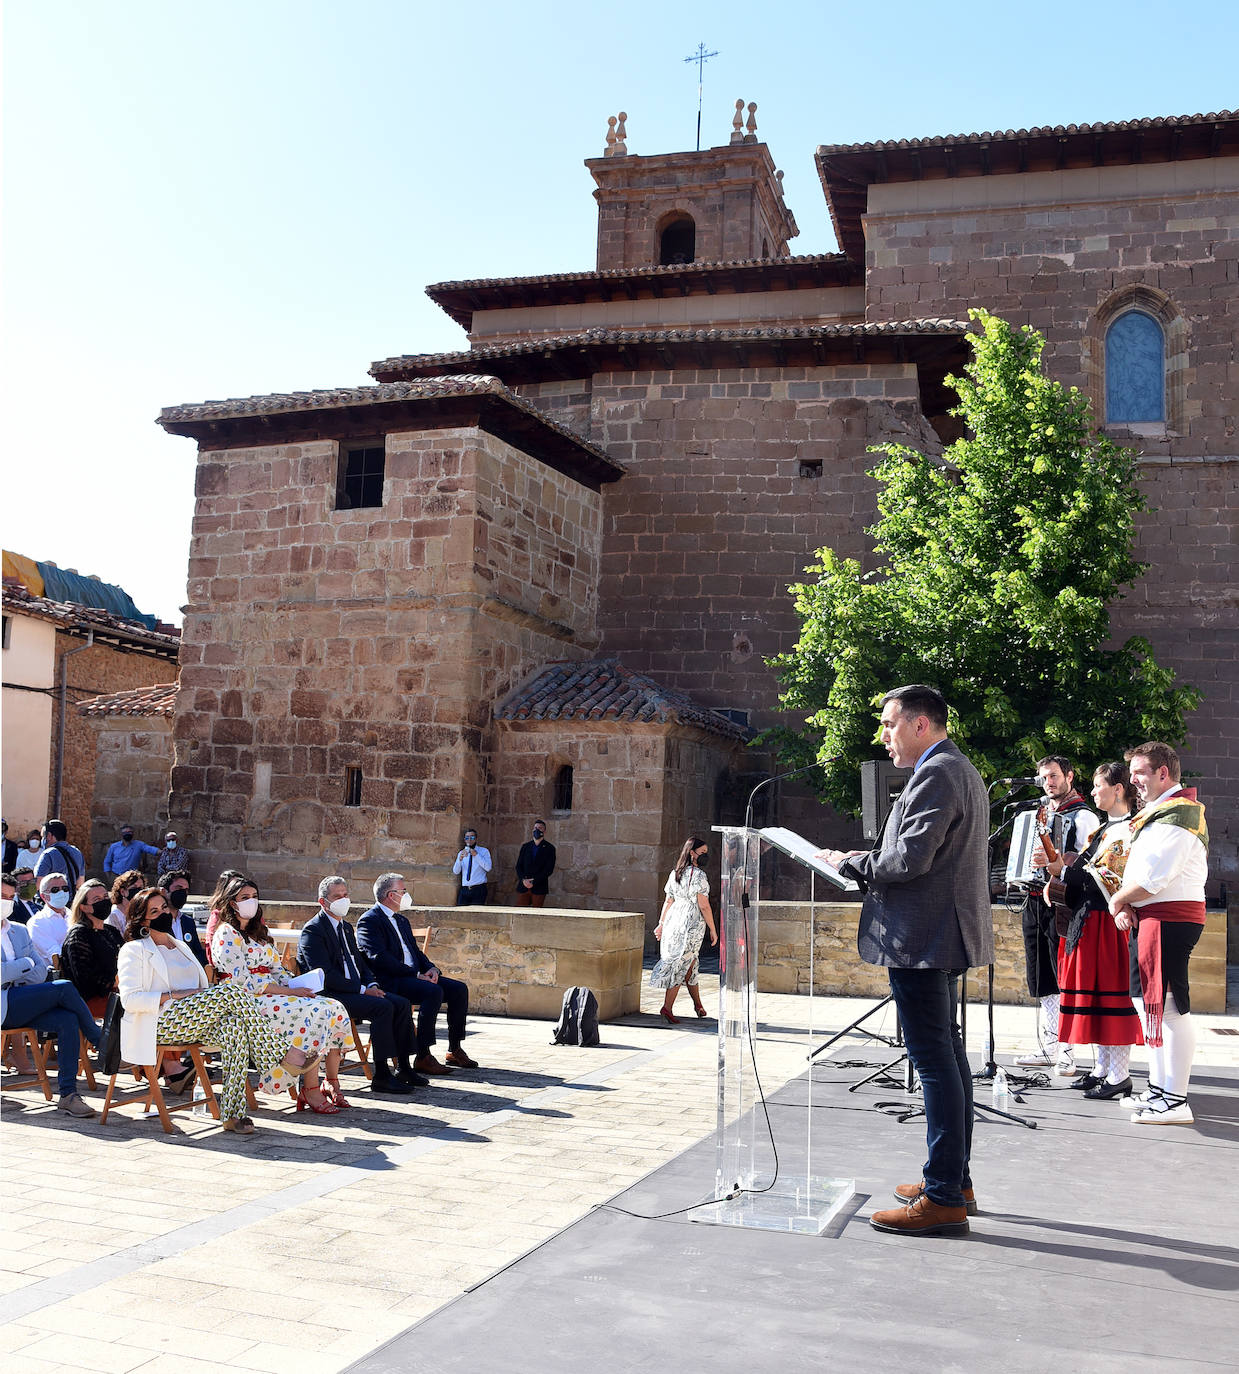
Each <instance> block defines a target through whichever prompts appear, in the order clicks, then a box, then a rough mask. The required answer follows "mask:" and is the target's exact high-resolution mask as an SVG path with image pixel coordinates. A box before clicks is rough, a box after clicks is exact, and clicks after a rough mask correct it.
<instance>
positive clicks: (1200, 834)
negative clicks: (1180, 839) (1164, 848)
mask: <svg viewBox="0 0 1239 1374" xmlns="http://www.w3.org/2000/svg"><path fill="white" fill-rule="evenodd" d="M1146 825H1177V826H1178V827H1179V829H1180V830H1186V831H1188V833H1189V834H1192V835H1195V836H1196V838H1197V839H1198V840H1199V841H1200V842H1201V844H1203V845H1204V847H1205V849H1206V850H1207V849H1208V848H1209V827H1208V826H1207V825H1206V824H1205V806H1204V803H1203V802H1198V801H1193V800H1191V799H1190V798H1188V797H1185V796H1183V795H1182V794H1180V795H1179V796H1177V797H1167V798H1166V800H1165V801H1160V802H1157V803H1156V804H1155V805H1154V806H1146V807H1145V808H1144V810H1143V811H1141V812H1140V814H1139V815H1138V816H1137V817H1136V819H1135V820H1134V821H1132V823H1131V838H1132V843H1133V844H1134V843H1135V839H1136V836H1137V835H1139V833H1140V832H1141V831H1142V830H1143V829H1144V827H1145V826H1146Z"/></svg>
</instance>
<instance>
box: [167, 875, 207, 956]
mask: <svg viewBox="0 0 1239 1374" xmlns="http://www.w3.org/2000/svg"><path fill="white" fill-rule="evenodd" d="M155 886H156V887H158V888H159V890H160V891H161V892H162V893H164V894H165V896H166V897H167V899H168V905H169V906H170V907H171V908H172V911H173V917H172V933H173V935H175V936H176V938H177V939H178V940H183V941H184V942H185V943H186V944H187V945H188V946H189V947H190V949H192V950H193V952H194V958H195V959H197V961H198V962H199V963H200V964H201V965H202V967H203V968H206V966H207V952H206V950H205V949H203V948H202V941H201V940H199V939H198V924H197V922H196V921H195V920H194V918H193V915H192V914H190V913H186V912H182V910H181V908H182V907H183V906H184V905H185V903H186V902H187V901H189V876H188V874H185V873H164V874H161V875H160V878H159V881H158V882H157V883H156V884H155Z"/></svg>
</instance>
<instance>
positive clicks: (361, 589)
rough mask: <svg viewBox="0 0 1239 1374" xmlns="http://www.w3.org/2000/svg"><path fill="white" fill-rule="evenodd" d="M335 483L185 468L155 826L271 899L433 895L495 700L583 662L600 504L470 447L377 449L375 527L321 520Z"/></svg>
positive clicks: (236, 464) (318, 464)
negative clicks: (163, 805)
mask: <svg viewBox="0 0 1239 1374" xmlns="http://www.w3.org/2000/svg"><path fill="white" fill-rule="evenodd" d="M336 464H337V453H336V445H335V444H334V442H331V441H318V442H315V443H307V444H298V445H286V446H272V447H270V448H265V449H248V450H235V451H230V452H227V453H224V454H219V453H211V452H204V453H202V454H200V457H199V476H198V505H197V513H196V516H195V527H194V537H193V544H192V549H191V559H190V582H189V602H190V605H189V610H188V612H187V615H186V621H185V634H184V649H185V653H184V659H183V669H182V677H181V685H182V690H181V692H180V693H179V695H178V699H177V717H176V722H175V727H174V733H175V738H176V766H175V768H174V771H173V788H174V793H175V800H174V805H173V819H174V820H175V821H177V823H178V828H179V827H181V826H184V827H185V828H186V830H187V831H188V832H189V834H190V835H191V836H197V837H198V843H197V845H196V849H197V851H198V853H199V854H200V856H201V861H202V863H203V865H204V867H210V866H211V865H215V866H216V867H220V868H222V867H225V866H227V865H230V864H236V863H239V864H242V865H243V866H246V867H248V868H249V869H250V870H251V871H252V872H254V874H255V876H256V877H258V878H259V880H260V881H261V882H263V884H264V886H265V888H266V889H268V890H269V891H270V893H271V894H272V895H277V894H280V893H285V894H288V895H303V894H304V893H305V891H306V890H307V887H308V886H310V885H311V884H313V883H315V882H317V880H318V878H320V877H322V876H324V874H325V873H327V872H328V871H334V872H339V873H342V874H343V875H344V876H346V877H351V876H354V875H356V876H357V877H358V878H364V879H365V880H367V881H369V880H372V879H373V877H374V876H375V875H376V874H377V872H379V871H381V870H382V869H384V868H387V867H395V866H399V867H400V868H401V869H402V871H404V872H406V873H407V874H408V876H409V879H410V880H411V881H417V882H419V892H423V894H424V897H425V898H426V899H428V900H432V901H433V900H437V899H444V898H447V896H448V895H449V894H450V892H451V889H452V880H451V875H450V856H451V855H453V854H454V853H455V852H456V850H457V848H458V847H459V837H460V829H461V825H462V817H463V816H465V815H469V816H473V815H475V814H476V813H477V810H478V807H479V805H480V803H481V801H482V798H483V796H484V793H485V788H486V775H485V766H484V759H483V752H482V730H483V727H484V725H485V723H486V722H487V721H488V719H489V715H490V707H491V702H492V699H493V697H494V696H495V695H498V694H502V693H503V692H504V691H506V690H507V689H508V687H509V686H511V685H512V683H513V682H515V681H517V680H519V679H520V678H521V677H523V676H526V675H527V674H528V673H530V672H532V671H533V670H534V669H535V668H536V667H537V666H539V665H540V664H541V663H543V662H545V661H546V660H547V659H550V658H564V657H572V656H574V655H575V654H583V653H584V652H586V651H587V650H588V648H589V647H590V644H589V641H590V637H591V632H592V629H593V624H592V616H593V601H592V597H591V594H590V586H591V585H592V584H593V582H594V581H595V578H596V560H597V542H598V527H599V522H600V518H601V500H600V498H599V496H598V495H597V493H594V492H591V491H589V490H588V489H587V488H584V487H581V486H579V484H577V483H576V482H574V481H573V480H572V479H571V478H568V477H565V476H563V475H562V474H560V473H558V472H555V471H553V470H552V469H550V468H547V467H545V466H544V465H543V464H541V463H539V462H537V461H536V460H535V459H532V458H530V457H529V456H528V455H525V454H521V453H519V452H518V451H517V450H515V449H512V448H510V446H508V445H506V444H503V443H502V442H501V441H499V440H496V439H495V438H494V437H493V436H491V435H488V434H483V433H480V432H478V431H473V430H465V431H437V432H431V433H425V434H400V435H390V436H388V439H387V476H386V484H385V488H384V505H383V507H382V508H381V509H380V510H374V511H368V510H367V511H337V510H335V509H334V504H335V479H336ZM348 768H360V769H361V770H362V774H363V777H364V783H363V786H362V793H361V805H360V806H348V805H345V776H346V769H348ZM445 859H446V860H447V863H446V866H445Z"/></svg>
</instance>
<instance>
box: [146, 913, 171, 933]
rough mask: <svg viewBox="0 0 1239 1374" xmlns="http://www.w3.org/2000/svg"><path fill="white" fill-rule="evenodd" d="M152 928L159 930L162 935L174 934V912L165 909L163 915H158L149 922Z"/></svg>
mask: <svg viewBox="0 0 1239 1374" xmlns="http://www.w3.org/2000/svg"><path fill="white" fill-rule="evenodd" d="M147 925H148V927H149V928H150V929H151V930H157V931H158V932H159V933H160V935H171V934H172V913H171V912H170V911H165V912H164V913H163V915H162V916H156V917H155V919H154V920H153V921H148V922H147Z"/></svg>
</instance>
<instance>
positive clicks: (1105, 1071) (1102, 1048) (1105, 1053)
mask: <svg viewBox="0 0 1239 1374" xmlns="http://www.w3.org/2000/svg"><path fill="white" fill-rule="evenodd" d="M1093 1058H1094V1060H1095V1061H1096V1067H1095V1068H1094V1069H1093V1077H1094V1078H1106V1079H1108V1078H1109V1076H1110V1046H1109V1045H1094V1046H1093Z"/></svg>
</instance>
